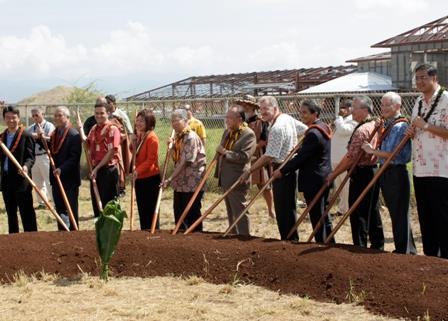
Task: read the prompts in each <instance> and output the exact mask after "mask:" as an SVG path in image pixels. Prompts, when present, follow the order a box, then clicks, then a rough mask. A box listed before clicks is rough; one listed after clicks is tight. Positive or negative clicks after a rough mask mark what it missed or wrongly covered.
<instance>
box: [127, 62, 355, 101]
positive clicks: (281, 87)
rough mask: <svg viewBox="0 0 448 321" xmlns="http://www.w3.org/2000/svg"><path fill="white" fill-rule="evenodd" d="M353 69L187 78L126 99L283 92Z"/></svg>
mask: <svg viewBox="0 0 448 321" xmlns="http://www.w3.org/2000/svg"><path fill="white" fill-rule="evenodd" d="M356 69H357V67H356V66H355V65H348V66H336V67H333V66H330V67H318V68H300V69H290V70H274V71H262V72H250V73H238V74H224V75H209V76H199V77H190V78H186V79H183V80H179V81H177V82H174V83H171V84H168V85H164V86H161V87H157V88H154V89H151V90H148V91H145V92H142V93H139V94H136V95H133V96H130V97H128V98H126V100H150V99H173V98H190V97H191V98H193V97H222V96H229V95H241V94H246V93H247V94H252V95H259V94H287V93H291V92H297V91H300V90H303V89H305V88H308V87H311V86H315V85H318V84H321V83H323V82H326V81H329V80H331V79H335V78H338V77H341V76H344V75H347V74H349V73H352V72H354V71H356Z"/></svg>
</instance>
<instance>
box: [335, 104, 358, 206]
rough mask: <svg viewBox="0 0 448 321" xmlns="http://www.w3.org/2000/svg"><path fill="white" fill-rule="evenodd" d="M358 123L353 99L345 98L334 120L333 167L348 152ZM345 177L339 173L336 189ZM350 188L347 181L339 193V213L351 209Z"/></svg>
mask: <svg viewBox="0 0 448 321" xmlns="http://www.w3.org/2000/svg"><path fill="white" fill-rule="evenodd" d="M357 124H358V123H357V122H356V121H354V120H353V118H352V101H351V100H350V99H347V100H344V101H343V102H342V103H341V104H340V106H339V115H338V117H336V120H335V121H334V124H333V125H334V131H333V138H332V140H331V167H332V168H336V166H337V165H338V164H339V162H340V161H341V159H342V157H344V155H345V154H346V153H347V144H348V141H349V139H350V136H351V135H352V133H353V130H354V129H355V127H356V125H357ZM343 179H344V175H339V176H338V177H336V179H335V181H334V189H335V190H337V189H338V188H339V186H340V185H341V183H342V180H343ZM348 188H349V182H347V183H346V184H345V185H344V187H343V189H342V191H341V193H340V194H339V202H338V205H337V207H338V210H337V214H338V215H342V214H344V213H346V212H347V211H348V209H349V206H348Z"/></svg>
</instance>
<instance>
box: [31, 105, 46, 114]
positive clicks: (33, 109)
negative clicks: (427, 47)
mask: <svg viewBox="0 0 448 321" xmlns="http://www.w3.org/2000/svg"><path fill="white" fill-rule="evenodd" d="M35 112H38V113H40V114H43V113H44V108H43V107H40V106H39V107H33V108H32V109H31V113H35Z"/></svg>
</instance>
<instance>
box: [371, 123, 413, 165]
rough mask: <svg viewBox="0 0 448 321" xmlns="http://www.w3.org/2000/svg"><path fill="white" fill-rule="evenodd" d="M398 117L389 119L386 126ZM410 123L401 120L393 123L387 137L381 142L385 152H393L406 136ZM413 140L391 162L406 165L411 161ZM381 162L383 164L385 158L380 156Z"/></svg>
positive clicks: (381, 148)
mask: <svg viewBox="0 0 448 321" xmlns="http://www.w3.org/2000/svg"><path fill="white" fill-rule="evenodd" d="M395 120H396V119H388V120H387V121H386V122H385V124H384V127H385V128H386V130H387V128H388V126H389V125H391V124H392V123H393V122H394V121H395ZM408 127H409V124H408V123H407V122H399V123H396V124H395V125H393V127H392V128H391V129H390V130H389V132H388V134H387V135H386V137H384V138H383V141H382V142H381V147H380V150H382V151H384V152H388V153H391V152H393V151H394V149H395V147H397V145H398V144H400V142H401V140H402V139H403V138H404V136H405V134H406V130H407V129H408ZM411 149H412V148H411V140H409V141H408V142H407V144H406V145H405V146H404V147H403V149H402V150H401V151H400V152H399V153H398V155H397V156H395V158H394V159H393V160H392V161H391V162H390V164H395V165H405V164H407V163H409V162H410V161H411V152H412V150H411ZM379 161H380V163H381V164H383V163H384V161H385V159H384V158H380V159H379Z"/></svg>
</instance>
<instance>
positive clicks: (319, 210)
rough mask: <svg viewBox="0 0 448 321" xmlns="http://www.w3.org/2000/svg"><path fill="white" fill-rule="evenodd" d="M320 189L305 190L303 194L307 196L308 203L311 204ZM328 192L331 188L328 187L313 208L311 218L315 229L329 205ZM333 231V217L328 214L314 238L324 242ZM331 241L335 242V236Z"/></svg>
mask: <svg viewBox="0 0 448 321" xmlns="http://www.w3.org/2000/svg"><path fill="white" fill-rule="evenodd" d="M318 192H319V190H316V191H312V192H310V191H307V192H303V196H305V201H306V203H307V204H311V202H312V201H313V199H314V197H315V196H316V195H317V193H318ZM328 193H329V189H327V190H326V191H325V192H324V194H323V195H322V196H321V198H320V199H319V200H318V201H317V203H316V205H314V207H313V208H312V209H311V211H310V213H309V215H310V220H311V225H312V226H313V230H314V228H315V227H316V225H317V224H318V222H319V221H320V219H321V217H322V214H323V213H324V211H325V207H326V206H327V205H328ZM330 233H331V218H330V215H327V217H326V218H325V220H324V224H323V225H322V226H321V228H320V229H319V231H317V233H316V236H315V237H314V239H315V240H316V242H319V243H323V242H325V240H326V239H327V237H328V235H330ZM330 243H334V238H331V240H330Z"/></svg>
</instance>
